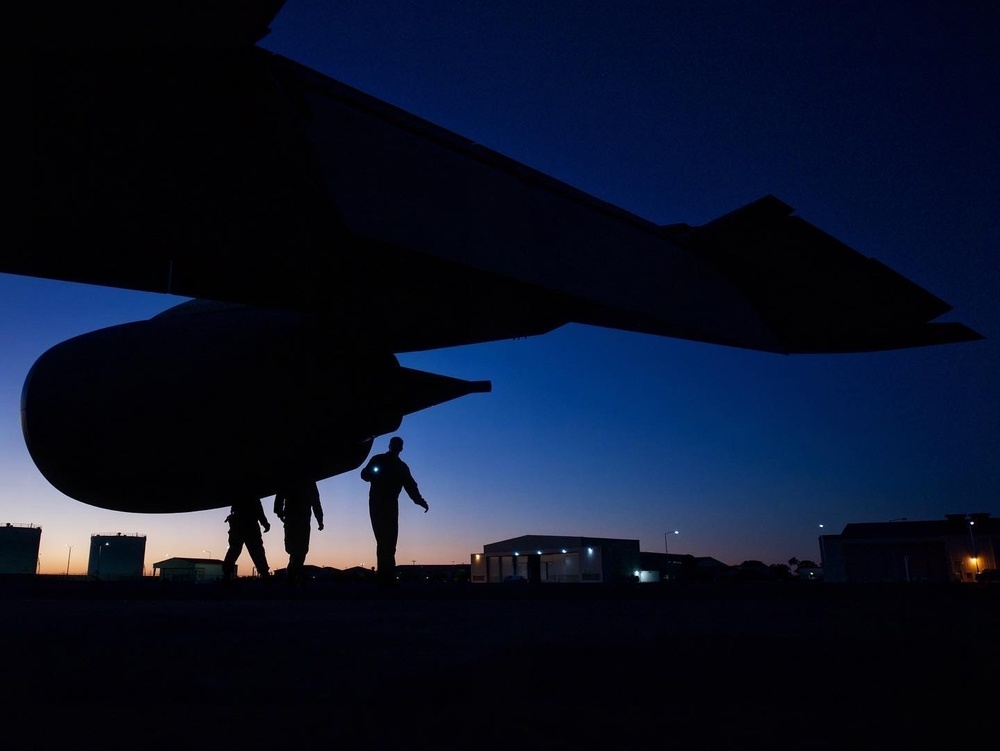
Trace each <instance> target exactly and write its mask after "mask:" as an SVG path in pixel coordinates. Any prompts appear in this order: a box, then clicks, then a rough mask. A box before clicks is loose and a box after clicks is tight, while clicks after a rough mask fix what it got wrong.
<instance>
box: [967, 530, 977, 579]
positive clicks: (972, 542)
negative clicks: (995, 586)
mask: <svg viewBox="0 0 1000 751" xmlns="http://www.w3.org/2000/svg"><path fill="white" fill-rule="evenodd" d="M975 523H976V520H975V519H969V549H970V550H971V551H972V555H971V556H970V557H971V558H972V562H973V563H974V564H975V565H976V573H977V574H978V573H979V556H977V555H976V538H975V537H973V536H972V526H973V525H974V524H975Z"/></svg>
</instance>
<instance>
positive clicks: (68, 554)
mask: <svg viewBox="0 0 1000 751" xmlns="http://www.w3.org/2000/svg"><path fill="white" fill-rule="evenodd" d="M66 547H67V548H69V552H68V553H67V554H66V576H69V559H70V557H71V556H72V555H73V546H72V545H67V546H66Z"/></svg>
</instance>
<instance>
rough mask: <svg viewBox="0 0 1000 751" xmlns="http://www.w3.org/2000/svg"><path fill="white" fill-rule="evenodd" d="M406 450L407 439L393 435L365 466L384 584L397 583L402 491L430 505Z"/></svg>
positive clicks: (379, 577)
mask: <svg viewBox="0 0 1000 751" xmlns="http://www.w3.org/2000/svg"><path fill="white" fill-rule="evenodd" d="M402 450H403V439H402V438H400V437H399V436H393V437H392V438H390V439H389V450H388V451H387V452H385V453H384V454H376V455H375V456H373V457H372V458H371V459H370V460H369V461H368V464H366V465H365V468H364V469H362V470H361V479H362V480H364V481H365V482H367V483H370V487H369V488H368V513H369V515H370V516H371V520H372V531H373V532H374V533H375V562H376V563H377V564H378V569H377V571H376V573H375V578H376V580H377V581H378V584H379V586H381V587H392V586H395V584H396V541H397V540H398V538H399V491H400V490H403V489H404V488H405V489H406V494H407V495H408V496H410V499H411V500H412V501H413V502H414V503H415V504H417V505H418V506H423V507H424V513H427V510H428V508H429V507H428V505H427V501H425V500H424V498H423V496H421V495H420V490H419V488H417V483H416V481H415V480H414V479H413V475H411V474H410V468H409V467H408V466H406V462H404V461H403V460H402V459H400V458H399V452H400V451H402Z"/></svg>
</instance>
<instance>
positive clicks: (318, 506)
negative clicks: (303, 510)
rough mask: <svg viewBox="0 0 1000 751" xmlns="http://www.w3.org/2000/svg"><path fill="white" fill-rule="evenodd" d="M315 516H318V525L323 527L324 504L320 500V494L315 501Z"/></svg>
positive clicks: (319, 527) (320, 527)
mask: <svg viewBox="0 0 1000 751" xmlns="http://www.w3.org/2000/svg"><path fill="white" fill-rule="evenodd" d="M313 516H315V517H316V526H317V528H318V529H323V504H322V503H320V502H319V496H317V497H316V500H315V501H313Z"/></svg>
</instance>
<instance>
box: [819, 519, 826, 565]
mask: <svg viewBox="0 0 1000 751" xmlns="http://www.w3.org/2000/svg"><path fill="white" fill-rule="evenodd" d="M819 565H820V568H822V569H823V572H824V573H823V576H824V577H825V576H826V542H824V540H823V525H822V524H820V525H819Z"/></svg>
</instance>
